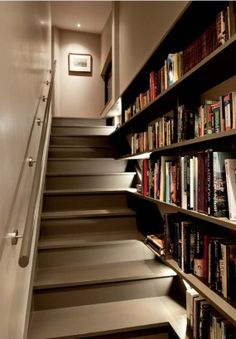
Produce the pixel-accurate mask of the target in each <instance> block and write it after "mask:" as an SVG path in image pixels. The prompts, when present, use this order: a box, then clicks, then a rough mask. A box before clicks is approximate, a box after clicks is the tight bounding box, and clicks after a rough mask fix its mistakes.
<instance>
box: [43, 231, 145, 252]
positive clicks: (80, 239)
mask: <svg viewBox="0 0 236 339" xmlns="http://www.w3.org/2000/svg"><path fill="white" fill-rule="evenodd" d="M131 239H137V240H143V236H142V234H141V233H139V232H138V231H136V230H134V231H131V230H130V231H111V232H109V231H108V232H103V233H102V232H88V233H79V234H60V235H51V236H43V237H41V238H40V240H39V243H38V248H39V249H46V248H63V247H74V246H88V245H89V246H90V245H94V244H96V243H99V244H102V243H107V242H108V241H109V242H113V241H123V240H131Z"/></svg>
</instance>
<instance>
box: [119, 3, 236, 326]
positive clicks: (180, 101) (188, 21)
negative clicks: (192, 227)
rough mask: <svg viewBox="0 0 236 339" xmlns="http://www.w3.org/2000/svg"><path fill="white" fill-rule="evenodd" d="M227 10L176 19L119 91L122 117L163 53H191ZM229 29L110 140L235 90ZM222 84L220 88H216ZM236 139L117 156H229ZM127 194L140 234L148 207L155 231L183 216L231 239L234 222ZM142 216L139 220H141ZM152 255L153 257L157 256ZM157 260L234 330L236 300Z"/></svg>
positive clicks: (234, 43) (189, 10) (219, 136)
mask: <svg viewBox="0 0 236 339" xmlns="http://www.w3.org/2000/svg"><path fill="white" fill-rule="evenodd" d="M227 6H229V12H228V13H229V17H230V20H231V19H232V17H234V16H235V11H236V6H233V4H232V2H223V1H219V2H216V1H215V2H214V6H212V2H210V1H206V2H204V8H203V6H202V4H201V3H200V2H194V1H193V2H191V3H190V4H189V5H188V6H186V8H185V10H184V11H183V13H182V14H181V16H180V17H179V18H178V19H177V20H176V22H175V23H174V24H173V26H172V27H171V28H170V30H169V31H168V32H167V34H166V35H165V36H164V37H163V39H162V40H161V41H160V43H159V45H158V46H157V48H156V50H155V51H154V53H153V54H152V55H151V56H150V58H149V59H148V60H147V62H146V63H145V65H144V66H143V67H142V69H141V70H140V71H139V72H138V74H137V75H136V76H135V77H134V78H133V80H132V81H131V83H130V84H129V86H128V87H127V88H126V89H125V91H124V92H123V94H122V98H121V100H122V108H123V114H124V111H125V110H126V109H127V108H128V107H129V106H130V105H132V104H133V103H134V102H135V100H136V98H137V97H138V96H139V94H140V93H144V92H146V91H147V90H148V88H149V87H150V83H149V82H150V72H152V71H157V70H160V69H161V67H163V61H165V60H166V58H167V55H168V54H170V53H177V52H179V51H184V50H185V51H186V49H187V48H190V50H191V48H192V46H191V43H192V42H193V41H196V40H195V39H197V38H198V37H201V36H203V34H205V33H204V32H206V30H207V29H208V28H209V27H210V26H209V25H211V24H212V27H213V25H214V23H216V22H217V24H218V20H219V16H218V14H219V13H220V11H222V10H223V11H226V7H227ZM227 10H228V9H227ZM221 14H222V13H221ZM216 20H217V21H216ZM186 27H198V28H197V30H191V29H186ZM230 28H231V29H230V33H231V37H230V38H229V39H228V40H227V41H226V42H225V43H224V44H223V45H221V46H219V47H218V48H216V49H215V50H214V51H212V52H211V53H210V54H209V55H208V56H207V57H205V58H204V59H203V60H201V61H200V62H199V63H198V64H197V65H195V66H194V67H192V68H191V69H190V70H189V71H188V72H186V73H185V74H184V75H183V76H182V77H181V78H180V79H179V80H178V81H176V82H175V83H174V84H172V85H171V86H170V87H169V88H168V89H166V90H165V91H163V92H161V93H160V94H159V95H158V96H157V97H156V98H155V100H153V101H152V102H150V103H149V104H148V105H147V106H146V107H144V108H143V109H142V110H140V111H139V112H138V113H137V114H135V115H134V116H132V117H131V118H130V119H129V120H128V121H126V122H125V123H123V125H122V126H120V127H119V128H117V129H116V130H115V131H114V132H113V133H112V137H113V138H114V140H115V139H116V138H117V140H124V139H125V140H126V138H127V137H128V136H129V134H134V133H139V132H143V131H145V130H147V127H148V125H149V124H150V123H151V122H154V121H155V120H156V119H158V118H160V117H163V116H164V115H165V114H167V113H168V112H170V111H172V110H173V109H176V108H177V107H178V106H180V105H186V107H188V105H190V103H191V105H192V107H199V106H200V103H201V100H203V99H205V96H207V93H206V91H209V90H211V91H212V92H215V96H214V95H213V94H209V93H208V94H209V97H211V98H214V99H216V98H219V96H220V95H225V94H226V93H229V92H232V91H233V90H235V88H234V87H235V86H233V85H232V80H233V79H235V78H233V77H235V75H236V63H235V62H234V59H235V55H236V34H235V33H236V30H235V27H233V20H232V27H230ZM208 41H209V40H208ZM196 48H197V47H196ZM189 53H190V52H189ZM191 53H192V50H191ZM191 57H192V55H191ZM231 78H233V79H231ZM227 80H228V81H227ZM221 84H222V86H218V85H221ZM230 84H231V86H230ZM216 86H217V87H216ZM229 87H230V88H229ZM224 88H225V89H224ZM220 91H221V92H220ZM235 136H236V129H233V130H230V131H222V132H219V133H213V134H209V135H204V136H203V137H199V138H194V139H190V140H185V141H181V142H179V143H174V144H172V145H168V146H164V147H160V148H158V149H153V150H150V151H149V150H148V151H145V152H140V153H136V154H127V153H128V152H129V151H130V150H129V147H127V148H126V149H123V153H120V154H121V155H122V157H121V158H120V159H131V160H132V159H147V158H149V157H151V158H153V159H155V158H157V157H158V156H160V155H173V154H175V155H176V154H179V155H186V154H189V153H190V152H191V154H194V152H195V153H196V152H198V151H203V150H206V149H209V148H213V149H214V150H217V151H218V150H219V151H220V150H225V148H226V147H227V149H229V150H231V151H232V154H233V153H235ZM127 139H128V138H127ZM127 144H128V142H127ZM124 154H125V155H124ZM126 192H127V193H128V194H129V195H130V196H129V198H130V201H129V202H130V205H132V206H134V208H136V206H135V203H136V205H137V211H138V210H139V208H140V210H142V211H141V212H140V214H144V216H143V215H141V217H143V224H142V225H140V228H142V231H143V233H145V234H147V233H148V232H149V229H151V226H150V221H151V219H152V218H151V217H150V216H149V207H150V211H151V213H152V212H153V211H154V210H155V211H154V212H155V213H156V211H157V210H158V213H159V214H158V216H157V218H159V219H158V220H159V221H160V228H162V226H163V218H164V214H165V213H179V217H180V218H184V219H185V218H186V217H185V216H187V218H189V219H193V220H196V221H197V222H199V223H201V224H203V225H204V224H205V223H208V224H209V228H212V230H214V229H217V230H221V231H223V232H225V233H227V234H228V235H230V236H231V235H232V239H235V235H236V233H235V232H236V222H233V221H231V220H229V219H228V218H217V217H213V216H208V215H206V214H204V213H199V212H197V211H193V210H187V209H184V208H182V207H179V206H176V205H175V204H170V203H166V202H162V201H159V200H156V199H153V198H150V197H144V196H143V195H142V194H140V193H137V191H136V192H135V191H130V190H126ZM137 199H140V200H137ZM141 199H142V200H143V201H142V200H141ZM149 203H150V204H149ZM151 204H153V205H151ZM143 211H144V212H143ZM142 212H143V213H142ZM154 212H153V213H154ZM151 213H150V214H151ZM141 217H140V220H141V219H142V218H141ZM145 218H146V219H148V221H147V220H145ZM153 219H154V218H153ZM155 220H156V219H155ZM155 227H156V225H155V226H154V229H155ZM149 233H150V232H149ZM146 245H147V246H148V247H149V248H151V250H152V251H154V253H156V252H155V249H153V248H152V247H150V246H149V245H148V244H146ZM156 255H158V254H157V253H156ZM158 256H159V255H158ZM160 258H161V260H163V261H164V262H165V263H166V264H167V265H168V266H169V267H171V268H172V269H173V270H174V271H175V272H176V273H177V274H178V275H179V276H180V277H182V278H183V279H185V280H186V281H187V282H188V283H189V284H190V285H191V286H193V287H194V288H195V289H196V290H197V291H198V292H199V293H200V294H201V295H202V296H204V297H205V298H206V299H207V300H208V301H209V302H210V303H211V304H212V305H213V307H215V308H216V310H218V311H219V312H220V313H221V314H222V315H223V316H224V317H225V318H226V319H228V320H229V321H230V322H231V323H232V324H233V325H234V326H236V308H235V307H234V306H235V302H236V301H235V302H234V303H232V302H229V301H228V300H227V299H226V298H224V297H223V296H222V295H220V294H218V293H217V292H215V291H213V290H211V289H210V288H209V286H208V285H207V283H206V282H205V281H203V280H201V279H200V278H198V277H196V276H194V275H193V274H186V273H184V272H182V270H181V269H180V268H179V266H178V265H177V263H176V262H175V261H174V260H164V259H163V258H162V257H160Z"/></svg>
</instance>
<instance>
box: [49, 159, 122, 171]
mask: <svg viewBox="0 0 236 339" xmlns="http://www.w3.org/2000/svg"><path fill="white" fill-rule="evenodd" d="M126 164H127V163H126V161H118V160H117V161H116V160H114V159H101V160H98V159H97V160H89V159H88V160H67V161H64V160H49V161H48V165H47V172H48V173H67V174H70V173H78V174H79V173H91V172H92V173H105V172H106V173H112V172H113V173H114V172H124V171H125V169H126Z"/></svg>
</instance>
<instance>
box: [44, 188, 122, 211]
mask: <svg viewBox="0 0 236 339" xmlns="http://www.w3.org/2000/svg"><path fill="white" fill-rule="evenodd" d="M126 207H127V196H126V195H125V194H122V193H121V194H75V195H45V196H44V200H43V211H44V212H52V211H68V210H89V209H93V210H94V209H110V208H126Z"/></svg>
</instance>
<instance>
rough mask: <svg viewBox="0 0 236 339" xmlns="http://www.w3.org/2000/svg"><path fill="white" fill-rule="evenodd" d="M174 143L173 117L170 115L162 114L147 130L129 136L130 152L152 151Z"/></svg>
mask: <svg viewBox="0 0 236 339" xmlns="http://www.w3.org/2000/svg"><path fill="white" fill-rule="evenodd" d="M173 143H174V119H173V117H172V116H171V115H169V116H167V115H166V116H164V117H162V118H159V119H157V120H156V121H155V122H153V123H151V124H150V125H149V126H148V128H147V130H146V131H144V132H140V133H134V134H133V135H131V137H130V147H131V153H132V154H136V153H140V152H145V151H153V150H154V149H157V148H159V147H164V146H169V145H171V144H173Z"/></svg>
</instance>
